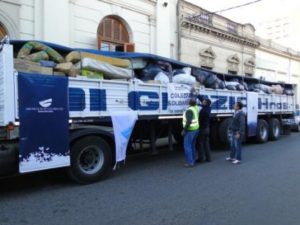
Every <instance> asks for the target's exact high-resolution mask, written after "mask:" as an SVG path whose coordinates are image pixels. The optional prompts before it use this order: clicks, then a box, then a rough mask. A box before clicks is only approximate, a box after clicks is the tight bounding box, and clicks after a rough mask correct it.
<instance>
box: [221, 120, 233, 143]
mask: <svg viewBox="0 0 300 225" xmlns="http://www.w3.org/2000/svg"><path fill="white" fill-rule="evenodd" d="M231 123H232V118H226V119H225V120H223V121H222V122H221V125H220V129H219V137H220V142H221V143H222V144H225V145H226V147H229V146H230V140H229V126H230V124H231Z"/></svg>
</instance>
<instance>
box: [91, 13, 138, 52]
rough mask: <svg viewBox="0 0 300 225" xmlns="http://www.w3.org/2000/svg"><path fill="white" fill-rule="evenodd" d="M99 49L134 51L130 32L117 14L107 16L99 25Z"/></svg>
mask: <svg viewBox="0 0 300 225" xmlns="http://www.w3.org/2000/svg"><path fill="white" fill-rule="evenodd" d="M97 34H98V40H97V41H98V42H97V44H98V49H100V50H103V51H119V52H133V51H134V44H133V43H130V38H129V32H128V30H127V28H126V26H125V25H124V23H123V22H122V21H121V20H120V19H119V18H117V17H115V16H107V17H105V18H104V19H103V20H102V21H101V23H100V25H99V27H98V32H97Z"/></svg>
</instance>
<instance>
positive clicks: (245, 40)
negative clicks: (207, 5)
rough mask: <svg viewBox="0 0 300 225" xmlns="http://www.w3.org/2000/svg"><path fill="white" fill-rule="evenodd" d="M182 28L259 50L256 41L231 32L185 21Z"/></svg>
mask: <svg viewBox="0 0 300 225" xmlns="http://www.w3.org/2000/svg"><path fill="white" fill-rule="evenodd" d="M181 26H182V27H184V28H187V29H193V30H195V31H198V32H201V33H207V34H212V35H213V36H216V37H219V38H223V39H226V40H229V41H232V42H236V43H239V44H242V45H246V46H250V47H253V48H257V47H258V46H259V42H257V41H256V40H251V39H249V38H246V37H242V36H239V35H234V34H231V33H229V32H226V31H223V30H221V29H218V28H215V27H212V26H208V25H205V24H200V23H193V22H191V21H188V20H185V19H183V20H182V22H181Z"/></svg>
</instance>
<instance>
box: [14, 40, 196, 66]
mask: <svg viewBox="0 0 300 225" xmlns="http://www.w3.org/2000/svg"><path fill="white" fill-rule="evenodd" d="M28 41H33V40H26V41H24V40H12V41H10V43H11V44H12V45H14V46H17V47H18V48H21V47H22V46H23V45H24V44H25V43H26V42H28ZM38 42H40V43H43V44H45V45H47V46H49V47H51V48H53V49H55V50H57V51H58V52H60V53H61V54H68V53H69V52H71V51H82V52H88V53H92V54H96V55H103V56H109V57H114V58H122V59H134V58H144V59H150V60H153V61H164V62H168V63H170V64H171V65H172V66H173V67H175V68H180V67H192V66H191V65H189V64H187V63H182V62H179V61H177V60H174V59H169V58H166V57H162V56H158V55H153V54H149V53H138V52H133V53H129V52H109V51H100V50H95V49H83V48H69V47H65V46H62V45H58V44H54V43H50V42H45V41H38Z"/></svg>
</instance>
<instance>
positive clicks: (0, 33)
mask: <svg viewBox="0 0 300 225" xmlns="http://www.w3.org/2000/svg"><path fill="white" fill-rule="evenodd" d="M6 35H7V31H6V28H5V27H4V25H2V23H1V22H0V40H1V39H2V38H4V37H5V36H6Z"/></svg>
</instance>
